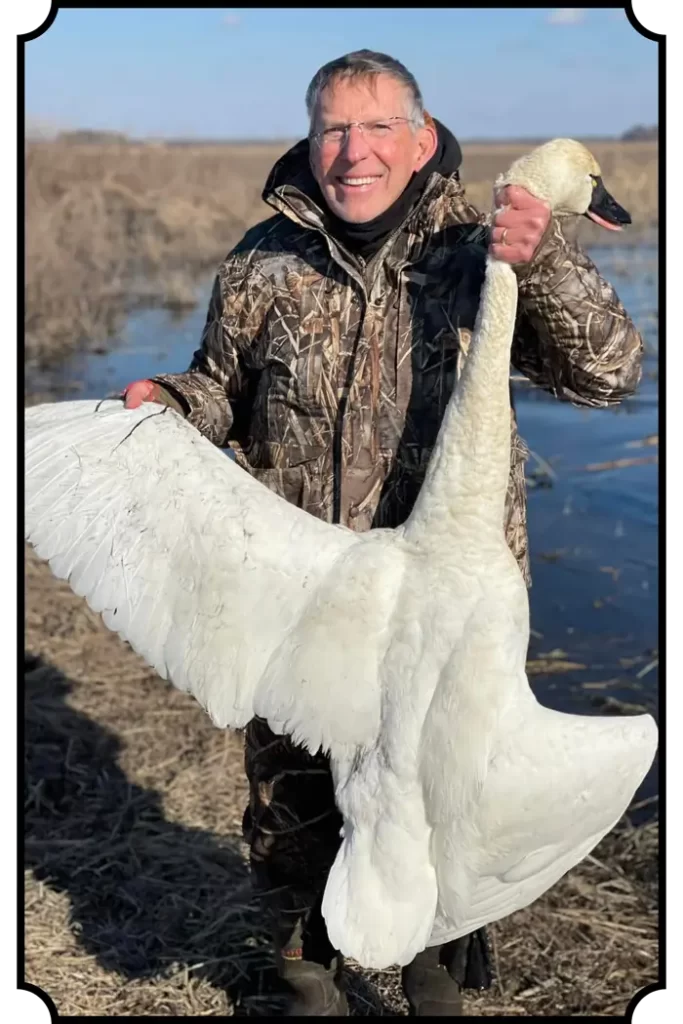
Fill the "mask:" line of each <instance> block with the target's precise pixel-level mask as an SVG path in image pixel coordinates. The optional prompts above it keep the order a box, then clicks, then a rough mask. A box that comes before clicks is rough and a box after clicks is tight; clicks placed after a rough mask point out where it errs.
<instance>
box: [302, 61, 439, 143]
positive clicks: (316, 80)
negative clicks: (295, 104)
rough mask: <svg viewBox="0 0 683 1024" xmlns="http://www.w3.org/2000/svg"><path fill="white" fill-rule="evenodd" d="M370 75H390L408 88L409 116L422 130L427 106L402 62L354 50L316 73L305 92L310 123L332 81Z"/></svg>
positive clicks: (415, 82) (412, 76)
mask: <svg viewBox="0 0 683 1024" xmlns="http://www.w3.org/2000/svg"><path fill="white" fill-rule="evenodd" d="M371 75H372V76H375V75H391V76H392V78H395V79H396V80H397V81H398V82H400V83H401V85H403V86H405V88H406V90H407V91H408V95H409V97H410V104H409V107H408V110H407V111H406V113H407V116H408V117H409V118H410V120H411V121H412V122H413V124H415V125H418V126H419V127H423V125H424V123H425V120H424V103H423V100H422V93H421V92H420V87H419V85H418V84H417V81H416V79H415V76H414V75H412V74H411V73H410V71H408V68H407V67H405V66H404V65H403V64H401V62H400V60H396V59H395V58H394V57H389V56H388V54H386V53H376V52H375V51H374V50H354V52H353V53H345V54H344V56H343V57H337V58H336V59H335V60H331V61H329V62H328V63H327V64H324V65H323V66H322V67H321V68H320V70H318V71H316V73H315V75H314V76H313V78H312V79H311V83H310V85H309V87H308V89H307V90H306V110H307V112H308V118H309V122H310V123H311V124H312V123H313V118H314V117H315V112H316V110H317V108H318V103H319V101H320V96H321V94H322V93H323V92H324V90H325V89H326V88H327V87H328V85H330V83H331V82H332V81H336V80H338V79H340V78H345V79H352V78H364V77H366V76H371Z"/></svg>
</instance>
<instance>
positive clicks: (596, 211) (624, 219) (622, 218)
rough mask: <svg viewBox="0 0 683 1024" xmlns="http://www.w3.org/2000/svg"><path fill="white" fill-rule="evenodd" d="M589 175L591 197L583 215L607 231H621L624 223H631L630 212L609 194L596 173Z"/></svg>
mask: <svg viewBox="0 0 683 1024" xmlns="http://www.w3.org/2000/svg"><path fill="white" fill-rule="evenodd" d="M591 177H592V179H593V198H592V199H591V204H590V206H589V207H588V209H587V210H586V213H585V216H586V217H590V219H591V220H593V221H595V223H596V224H599V225H600V226H601V227H603V228H607V230H608V231H621V229H622V228H623V227H624V225H625V224H630V223H631V215H630V213H629V212H628V211H627V210H625V209H624V207H623V206H620V205H619V203H618V202H617V201H616V199H614V198H613V197H612V196H611V195H610V194H609V192H608V191H607V189H606V188H605V186H604V184H603V180H602V178H601V177H600V176H599V175H598V174H592V175H591Z"/></svg>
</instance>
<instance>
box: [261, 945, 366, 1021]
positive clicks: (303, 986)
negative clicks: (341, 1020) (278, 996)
mask: <svg viewBox="0 0 683 1024" xmlns="http://www.w3.org/2000/svg"><path fill="white" fill-rule="evenodd" d="M275 963H276V966H277V972H278V975H279V976H280V978H282V980H283V981H285V982H286V983H287V986H288V988H289V989H291V997H290V998H289V999H288V1001H287V1003H286V1005H285V1010H284V1013H283V1016H284V1017H348V1015H349V1007H348V1003H347V1001H346V993H345V992H344V989H343V984H342V972H343V959H342V957H341V956H336V957H334V958H333V960H332V962H331V963H330V965H329V966H328V967H325V965H324V964H319V963H316V961H315V960H304V959H303V958H302V957H298V958H289V957H286V956H283V955H282V953H281V952H280V951H277V952H276V954H275Z"/></svg>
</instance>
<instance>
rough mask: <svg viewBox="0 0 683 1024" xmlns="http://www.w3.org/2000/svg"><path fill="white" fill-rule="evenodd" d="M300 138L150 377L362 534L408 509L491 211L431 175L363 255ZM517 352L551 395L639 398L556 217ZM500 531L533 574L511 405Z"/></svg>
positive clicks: (458, 348) (612, 325)
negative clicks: (167, 366)
mask: <svg viewBox="0 0 683 1024" xmlns="http://www.w3.org/2000/svg"><path fill="white" fill-rule="evenodd" d="M307 145H308V144H307V142H303V143H299V144H298V145H297V146H295V147H294V148H293V149H291V150H290V151H289V152H288V153H287V154H285V156H284V157H282V158H281V159H280V161H278V163H277V164H276V165H275V167H274V168H273V170H272V172H271V174H270V176H269V179H268V182H267V184H266V187H265V190H264V193H263V198H264V200H265V201H266V202H267V203H269V204H270V205H271V206H272V207H274V208H275V210H276V211H277V213H276V215H275V216H273V217H272V218H270V219H268V220H266V221H264V222H262V223H260V224H258V225H257V226H256V227H254V228H252V229H251V230H250V231H248V232H247V234H246V235H245V237H244V238H243V239H242V241H241V242H240V243H239V244H238V245H237V246H236V247H235V248H234V249H233V250H232V252H230V253H229V255H228V256H227V257H226V259H225V261H224V262H223V263H222V264H221V266H220V268H219V270H218V275H217V277H216V280H215V283H214V288H213V294H212V297H211V301H210V305H209V311H208V316H207V320H206V325H205V327H204V331H203V334H202V338H201V345H200V347H199V349H198V350H197V351H196V352H195V354H194V357H193V359H192V362H191V365H190V367H189V370H188V371H187V372H185V373H179V374H164V375H160V376H158V377H156V378H155V380H157V381H158V382H159V383H160V384H161V385H163V386H164V387H166V388H168V389H169V390H170V391H171V392H172V393H173V394H174V395H175V396H176V398H178V399H179V400H180V402H181V405H182V406H184V409H185V411H186V412H187V414H188V419H189V420H190V422H192V423H193V424H195V425H196V426H197V427H198V429H199V430H200V431H201V432H202V433H204V434H205V435H206V436H207V437H208V438H209V439H210V440H211V441H213V442H214V443H215V444H217V445H220V446H222V447H225V446H227V445H230V446H231V447H233V448H234V449H235V453H236V457H237V461H238V462H239V463H240V464H241V465H242V466H243V467H244V468H246V469H248V470H249V472H251V473H252V474H253V475H254V476H255V477H256V478H257V479H259V480H261V481H262V482H263V483H264V484H266V485H267V486H268V487H270V488H271V489H272V490H274V491H276V492H277V493H279V494H281V495H282V496H283V497H284V498H286V499H287V500H288V501H290V502H293V503H295V504H296V505H298V506H300V507H302V508H304V509H306V510H307V511H308V512H310V513H311V514H312V515H315V516H318V517H319V518H322V519H325V520H327V521H329V522H341V523H343V524H345V525H347V526H349V527H351V528H352V529H355V530H366V529H369V528H370V527H374V526H396V525H398V524H400V523H401V522H403V521H404V520H405V518H406V517H407V515H408V514H409V512H410V510H411V508H412V505H413V502H414V500H415V498H416V496H417V493H418V490H419V488H420V485H421V482H422V479H423V475H424V471H425V469H426V465H427V461H428V459H429V456H430V452H431V449H432V446H433V444H434V441H435V439H436V435H437V432H438V429H439V424H440V422H441V418H442V416H443V413H444V410H445V407H446V403H447V402H448V399H449V396H450V394H451V392H452V390H453V385H454V382H455V380H456V379H457V377H458V375H459V374H460V372H461V370H462V366H463V360H464V358H465V357H466V354H467V348H468V345H469V342H470V337H471V332H472V329H473V326H474V320H475V316H476V312H477V306H478V303H479V295H480V289H481V285H482V282H483V275H484V270H485V256H486V249H487V244H488V229H487V227H486V223H485V221H486V218H485V217H484V216H483V215H482V214H481V213H479V212H478V211H477V210H476V209H475V208H474V207H473V206H472V205H471V204H470V203H469V202H468V201H467V199H466V197H465V193H464V189H463V187H462V185H461V184H460V181H459V177H458V175H457V174H452V175H450V176H448V177H444V176H442V175H441V174H439V173H435V174H433V175H432V176H431V177H430V179H429V180H428V182H427V185H426V187H425V190H424V192H423V194H422V196H421V198H420V200H419V201H418V203H417V204H416V206H415V207H414V208H413V210H412V212H411V213H410V215H409V216H408V218H407V219H406V221H405V222H404V223H403V225H402V226H401V227H400V228H399V229H398V230H397V231H396V232H395V233H394V234H393V235H391V236H390V237H389V239H388V240H387V241H386V242H385V243H384V245H383V247H382V248H381V250H380V251H379V252H378V253H377V254H376V255H375V256H374V257H373V258H372V259H371V260H369V261H368V262H367V263H365V262H364V261H363V260H362V259H361V258H360V257H357V256H354V255H352V254H351V253H350V252H347V251H345V250H344V248H343V247H342V246H341V245H340V244H339V243H338V242H337V241H336V240H335V239H334V238H333V237H332V235H331V234H330V231H329V224H328V222H327V220H326V215H325V213H324V211H323V210H321V209H320V208H319V207H318V206H317V205H316V203H315V202H314V201H313V199H312V198H311V195H312V194H315V193H314V191H313V188H312V178H311V174H310V170H309V168H308V160H307ZM517 274H518V279H519V307H518V308H519V312H518V319H517V328H516V334H515V338H514V342H513V349H512V363H513V365H514V366H515V367H516V368H517V369H518V370H520V371H521V372H522V373H524V374H526V376H527V377H529V378H530V379H531V380H532V381H533V382H534V383H535V384H537V385H538V386H540V387H542V388H545V389H546V390H548V391H550V392H551V393H552V394H554V395H555V396H557V397H558V398H560V399H565V400H569V401H572V402H575V403H577V404H581V405H590V406H604V405H610V404H614V403H617V402H619V401H620V400H621V399H622V398H624V397H625V396H626V395H629V394H631V393H632V392H633V391H634V389H635V388H636V385H637V383H638V381H639V378H640V363H641V350H642V341H641V338H640V336H639V334H638V332H637V330H636V329H635V327H634V325H633V323H632V322H631V320H630V319H629V317H628V315H627V314H626V311H625V310H624V307H623V306H622V304H621V302H620V301H619V299H618V297H617V295H616V294H615V292H614V290H613V289H612V288H611V286H610V285H609V284H607V283H606V282H605V281H604V280H603V279H602V278H601V276H600V274H599V273H598V271H597V269H596V268H595V266H594V264H593V263H592V262H591V260H590V259H589V258H588V257H587V256H586V255H585V254H584V253H582V252H581V251H579V250H578V249H576V248H574V247H573V246H571V245H570V244H569V243H568V242H567V241H566V239H565V237H564V236H563V234H562V231H561V228H560V225H559V223H557V222H556V221H553V222H551V227H550V229H549V231H548V232H547V234H546V237H545V239H544V241H543V243H542V245H541V247H540V249H539V251H538V252H537V254H536V256H535V258H534V260H533V261H532V263H531V264H529V265H526V266H524V267H520V268H518V269H517ZM511 430H512V455H511V466H510V483H509V488H508V501H507V510H506V524H505V528H506V534H507V538H508V542H509V544H510V547H511V549H512V551H513V553H514V554H515V556H516V558H517V560H518V562H519V565H520V567H521V569H522V572H523V574H524V576H525V578H526V580H527V582H529V580H530V577H529V563H528V551H527V531H526V487H525V481H524V461H525V459H526V457H527V455H528V450H527V448H526V446H525V445H524V443H523V442H522V440H521V439H520V437H519V435H518V433H517V429H516V424H515V417H514V413H513V414H512V422H511Z"/></svg>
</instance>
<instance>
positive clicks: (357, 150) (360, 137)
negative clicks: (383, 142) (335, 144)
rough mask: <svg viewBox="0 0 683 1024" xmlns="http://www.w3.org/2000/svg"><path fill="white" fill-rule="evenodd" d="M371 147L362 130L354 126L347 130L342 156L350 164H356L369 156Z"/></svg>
mask: <svg viewBox="0 0 683 1024" xmlns="http://www.w3.org/2000/svg"><path fill="white" fill-rule="evenodd" d="M369 148H370V147H369V146H368V143H367V139H366V138H365V135H364V133H363V131H362V129H361V128H359V127H358V125H357V124H352V125H351V126H350V127H349V128H347V129H346V138H345V139H344V145H343V147H342V154H343V155H344V156H345V157H346V159H347V160H348V161H349V163H356V162H357V161H358V160H362V159H363V157H365V156H367V155H368V151H369Z"/></svg>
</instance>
